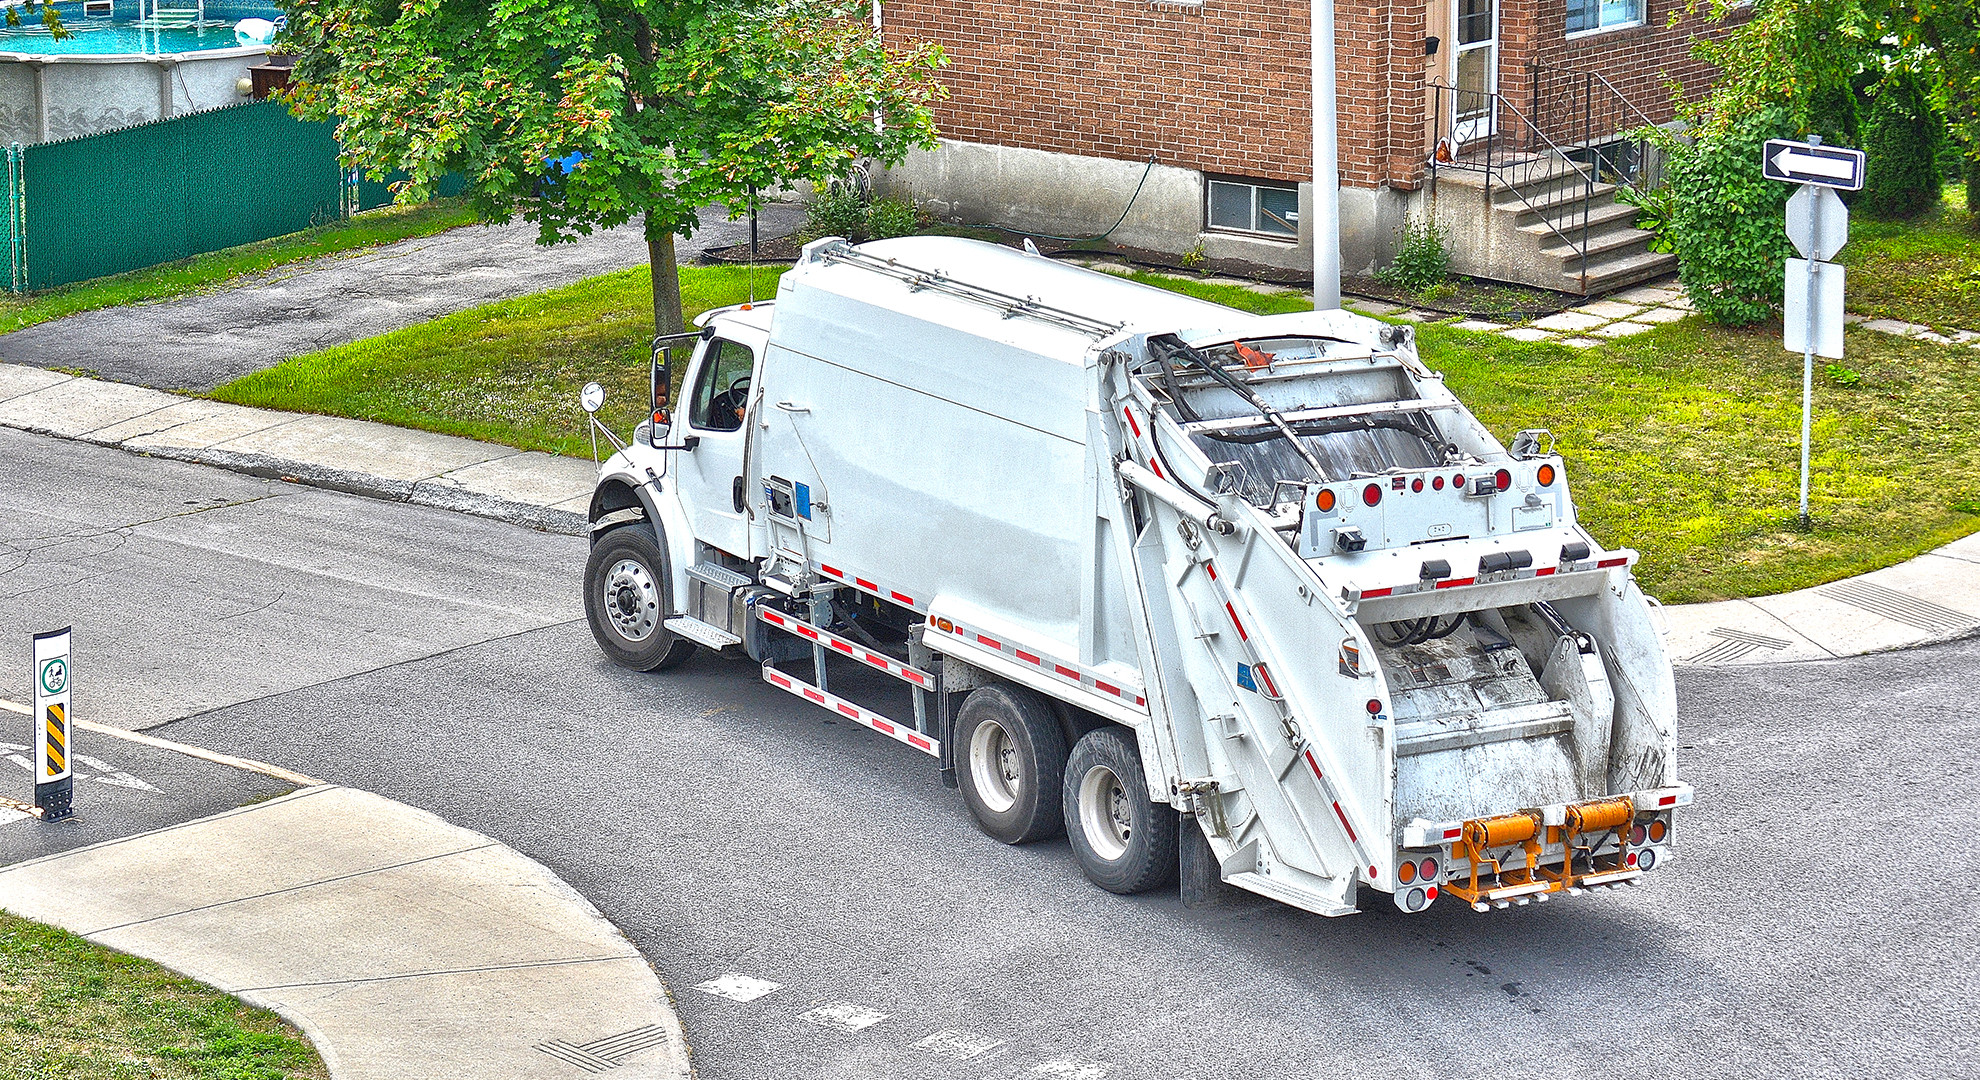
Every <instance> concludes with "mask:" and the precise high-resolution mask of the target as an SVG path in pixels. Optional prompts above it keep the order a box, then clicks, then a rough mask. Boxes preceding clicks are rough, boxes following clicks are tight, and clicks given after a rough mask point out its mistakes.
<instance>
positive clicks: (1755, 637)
mask: <svg viewBox="0 0 1980 1080" xmlns="http://www.w3.org/2000/svg"><path fill="white" fill-rule="evenodd" d="M1711 636H1713V637H1715V638H1718V639H1719V640H1718V641H1717V642H1716V643H1714V644H1712V645H1710V646H1707V647H1706V648H1705V650H1704V651H1703V652H1700V653H1699V654H1698V655H1696V656H1688V657H1686V658H1685V661H1684V662H1685V663H1687V664H1730V663H1732V662H1733V661H1735V660H1741V659H1744V658H1745V657H1747V656H1750V655H1752V654H1753V653H1755V652H1758V651H1759V650H1761V649H1766V650H1768V651H1769V652H1774V651H1778V650H1781V649H1785V648H1787V647H1788V642H1787V641H1785V640H1783V639H1781V638H1777V637H1768V636H1767V635H1765V634H1752V633H1748V632H1746V631H1744V630H1734V629H1732V628H1731V627H1728V626H1721V627H1718V628H1717V629H1714V630H1712V631H1711Z"/></svg>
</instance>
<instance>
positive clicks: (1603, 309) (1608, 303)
mask: <svg viewBox="0 0 1980 1080" xmlns="http://www.w3.org/2000/svg"><path fill="white" fill-rule="evenodd" d="M1568 310H1570V311H1579V312H1582V313H1584V314H1588V315H1599V316H1601V317H1602V318H1604V319H1626V318H1628V317H1629V316H1631V315H1634V314H1636V313H1637V312H1639V311H1641V310H1643V306H1642V305H1641V304H1625V303H1623V302H1622V301H1620V300H1597V301H1595V302H1594V303H1592V304H1581V305H1578V306H1576V307H1572V308H1569V309H1568Z"/></svg>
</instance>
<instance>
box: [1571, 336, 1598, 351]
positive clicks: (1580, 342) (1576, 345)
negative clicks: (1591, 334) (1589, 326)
mask: <svg viewBox="0 0 1980 1080" xmlns="http://www.w3.org/2000/svg"><path fill="white" fill-rule="evenodd" d="M1561 344H1563V345H1566V346H1567V347H1568V348H1570V349H1592V348H1594V347H1595V346H1597V345H1600V344H1601V342H1599V341H1596V340H1595V339H1594V338H1585V337H1571V338H1562V339H1561Z"/></svg>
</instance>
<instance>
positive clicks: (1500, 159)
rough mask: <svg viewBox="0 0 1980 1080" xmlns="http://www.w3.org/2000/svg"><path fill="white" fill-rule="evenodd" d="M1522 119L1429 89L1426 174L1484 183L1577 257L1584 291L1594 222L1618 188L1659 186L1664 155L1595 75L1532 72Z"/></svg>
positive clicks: (1481, 96)
mask: <svg viewBox="0 0 1980 1080" xmlns="http://www.w3.org/2000/svg"><path fill="white" fill-rule="evenodd" d="M1527 71H1528V74H1529V75H1530V76H1531V78H1532V82H1531V87H1530V90H1531V92H1530V94H1529V95H1527V100H1526V102H1525V104H1526V108H1524V109H1522V108H1520V107H1519V106H1517V105H1515V104H1514V103H1513V100H1512V98H1511V97H1510V96H1508V95H1505V94H1496V93H1488V92H1485V91H1481V90H1464V89H1459V88H1457V87H1453V86H1446V85H1442V84H1438V83H1432V84H1431V85H1430V87H1429V89H1430V94H1431V102H1430V105H1431V116H1432V131H1431V143H1430V145H1431V154H1430V170H1431V173H1432V174H1433V175H1434V174H1436V173H1438V172H1444V171H1463V172H1471V173H1475V174H1479V175H1481V176H1482V177H1483V178H1484V181H1485V188H1486V193H1487V196H1488V197H1492V194H1491V193H1492V191H1493V189H1494V188H1495V187H1497V188H1501V189H1503V190H1504V191H1506V192H1507V193H1509V195H1510V196H1511V199H1512V201H1513V202H1515V203H1517V204H1518V205H1519V206H1520V207H1521V208H1523V209H1524V210H1527V211H1530V212H1531V213H1532V215H1533V216H1534V218H1535V219H1537V220H1538V221H1539V222H1540V223H1541V224H1544V225H1545V226H1546V227H1547V228H1548V230H1549V231H1551V232H1552V233H1553V234H1554V235H1555V236H1556V237H1558V238H1559V239H1560V241H1561V242H1562V243H1563V244H1565V245H1567V247H1568V248H1569V249H1570V250H1571V251H1572V252H1573V255H1572V257H1571V258H1572V262H1573V263H1575V264H1578V267H1579V269H1578V276H1579V278H1580V285H1581V288H1580V291H1581V292H1582V293H1584V294H1585V293H1586V292H1587V291H1588V263H1589V256H1590V248H1591V244H1590V239H1591V236H1592V233H1593V230H1594V228H1595V223H1594V222H1593V221H1592V218H1593V216H1594V212H1595V210H1596V209H1597V206H1598V203H1600V204H1604V205H1605V204H1606V199H1605V198H1604V196H1606V195H1608V194H1609V193H1610V192H1611V191H1612V190H1613V189H1614V188H1615V187H1628V188H1632V189H1634V190H1636V191H1647V190H1649V189H1650V188H1652V187H1654V186H1657V185H1658V184H1660V183H1661V182H1662V173H1663V167H1662V155H1661V154H1660V153H1659V152H1658V150H1657V148H1656V146H1655V145H1654V144H1653V143H1652V142H1651V141H1650V140H1649V139H1647V138H1646V137H1644V135H1643V134H1642V132H1643V129H1645V128H1648V127H1650V126H1651V122H1650V120H1649V119H1648V118H1647V117H1645V116H1644V115H1643V113H1642V112H1640V111H1638V110H1637V109H1636V108H1635V107H1634V106H1632V105H1630V104H1629V102H1628V100H1627V99H1626V98H1624V97H1623V96H1622V95H1621V94H1620V93H1619V92H1617V91H1616V89H1615V87H1614V86H1613V85H1611V84H1610V83H1609V81H1608V80H1607V79H1604V78H1602V77H1601V76H1600V75H1597V74H1595V73H1593V72H1579V71H1568V70H1565V69H1559V68H1543V67H1540V66H1538V65H1533V66H1530V67H1529V68H1528V69H1527Z"/></svg>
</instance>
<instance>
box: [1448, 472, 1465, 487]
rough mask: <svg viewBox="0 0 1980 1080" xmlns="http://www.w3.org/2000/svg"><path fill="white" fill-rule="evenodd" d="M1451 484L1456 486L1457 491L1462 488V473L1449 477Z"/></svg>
mask: <svg viewBox="0 0 1980 1080" xmlns="http://www.w3.org/2000/svg"><path fill="white" fill-rule="evenodd" d="M1451 486H1452V487H1454V488H1457V489H1458V490H1459V491H1462V490H1464V474H1463V473H1459V474H1458V475H1456V476H1453V477H1451Z"/></svg>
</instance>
